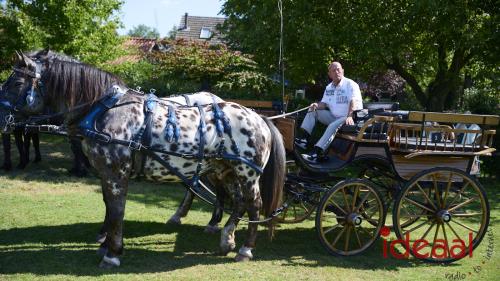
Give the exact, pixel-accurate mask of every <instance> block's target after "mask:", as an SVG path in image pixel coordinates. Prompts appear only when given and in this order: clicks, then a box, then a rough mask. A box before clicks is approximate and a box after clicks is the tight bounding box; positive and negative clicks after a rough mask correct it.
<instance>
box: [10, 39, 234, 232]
mask: <svg viewBox="0 0 500 281" xmlns="http://www.w3.org/2000/svg"><path fill="white" fill-rule="evenodd" d="M25 55H27V56H28V57H29V58H30V59H32V60H33V61H38V62H40V63H42V64H47V63H54V62H56V61H65V62H73V63H81V62H80V61H79V60H77V59H75V58H73V57H71V56H68V55H65V54H62V53H57V52H54V51H51V50H49V49H45V50H38V51H32V52H29V53H26V54H25ZM114 82H117V83H119V84H123V82H121V80H118V79H110V80H109V83H104V85H103V88H102V90H101V91H100V92H97V93H96V94H97V95H99V94H104V92H105V90H106V89H108V88H109V87H110V86H111V83H114ZM53 88H54V87H52V89H53ZM88 90H94V89H93V88H90V89H89V88H83V89H82V91H88ZM162 100H166V101H169V102H172V103H174V104H175V105H181V106H182V105H189V106H192V105H196V104H197V105H206V104H211V103H214V102H216V103H220V102H223V100H222V99H221V98H220V97H218V96H216V95H214V94H212V93H208V92H197V93H189V94H182V95H176V96H169V97H166V98H162ZM55 121H56V120H51V122H55ZM60 122H62V120H61V121H60ZM60 122H59V123H60ZM56 123H57V122H56ZM16 140H17V139H16ZM70 144H71V151H72V152H73V155H74V159H73V167H72V168H71V169H70V173H71V174H72V175H75V176H79V177H81V176H85V175H86V174H87V170H88V168H89V167H90V164H89V162H88V159H87V157H85V155H84V154H83V151H82V146H81V141H80V139H75V138H71V139H70ZM215 181H217V179H216V178H213V177H208V176H207V177H203V178H202V184H203V185H204V186H206V187H209V188H211V187H214V186H215V185H216V184H214V183H213V182H215ZM214 188H215V187H214ZM214 191H215V192H219V195H220V196H217V201H216V202H215V208H214V211H213V213H212V218H211V219H210V221H209V223H208V224H207V226H206V228H205V231H206V232H208V233H215V232H218V231H219V230H220V229H219V226H218V224H219V223H220V222H221V220H222V215H223V205H224V201H223V199H224V197H225V196H224V194H223V192H222V191H221V190H214ZM193 199H194V193H193V192H192V191H191V190H186V193H185V195H184V199H183V200H182V202H181V204H180V205H179V207H178V208H177V211H176V212H175V213H174V214H173V215H172V216H171V217H170V219H168V220H167V223H172V224H181V218H183V217H185V216H186V215H187V214H188V212H189V210H190V208H191V205H192V203H193ZM99 239H100V238H98V240H99Z"/></svg>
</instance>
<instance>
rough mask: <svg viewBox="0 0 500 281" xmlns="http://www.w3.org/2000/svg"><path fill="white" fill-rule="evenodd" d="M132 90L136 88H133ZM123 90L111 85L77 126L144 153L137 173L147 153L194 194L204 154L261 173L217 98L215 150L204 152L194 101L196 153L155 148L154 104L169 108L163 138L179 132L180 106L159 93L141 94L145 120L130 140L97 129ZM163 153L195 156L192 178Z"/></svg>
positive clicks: (91, 135)
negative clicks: (242, 150)
mask: <svg viewBox="0 0 500 281" xmlns="http://www.w3.org/2000/svg"><path fill="white" fill-rule="evenodd" d="M133 93H135V92H133ZM125 94H126V91H124V90H122V89H121V88H120V87H118V86H114V87H113V93H112V94H110V95H108V96H106V97H105V98H103V99H101V100H100V101H99V102H97V103H96V104H95V105H94V106H93V107H92V108H91V110H90V112H89V113H88V114H87V115H86V116H85V117H84V118H83V119H82V121H81V122H80V124H79V129H80V131H81V133H82V134H83V135H84V136H85V137H87V138H90V139H93V140H95V141H97V142H99V143H103V144H120V145H125V146H127V147H129V148H130V149H132V150H135V151H139V152H141V153H142V154H143V156H141V157H142V159H141V165H140V166H141V168H140V172H139V175H141V174H143V169H144V162H145V157H144V156H149V157H151V158H152V159H154V160H156V161H158V162H159V163H160V164H161V165H162V166H164V167H165V168H167V169H168V170H169V171H170V172H172V173H174V174H175V175H176V176H177V177H179V178H180V179H181V180H182V181H183V182H184V183H185V184H186V185H187V186H188V187H189V188H190V189H191V191H193V192H194V193H195V194H197V195H199V194H198V192H196V191H195V190H193V188H197V187H198V184H199V183H198V180H199V178H200V172H201V169H202V162H203V160H204V159H205V158H216V159H226V160H233V161H239V162H243V163H245V164H247V165H248V166H249V167H251V168H252V169H254V170H255V171H256V172H257V173H259V174H262V172H263V170H262V168H261V167H259V166H258V165H256V164H255V163H254V162H253V161H251V160H249V159H247V158H245V157H242V156H240V155H239V152H240V150H239V148H238V145H237V144H236V142H235V141H234V139H233V137H232V133H231V126H230V124H229V120H228V119H227V117H226V116H225V114H224V112H223V111H222V110H221V108H220V107H219V105H218V104H217V103H216V102H213V103H212V104H211V106H212V111H213V117H214V123H215V129H216V132H217V136H218V137H219V139H220V142H219V148H218V150H217V152H216V153H205V151H204V148H205V134H206V124H205V115H206V113H205V111H204V109H203V107H202V106H200V105H195V106H194V107H196V108H197V109H198V111H199V113H200V122H199V124H198V133H199V143H198V152H197V153H192V154H191V153H178V152H173V151H167V150H163V149H158V148H155V147H154V146H152V145H151V141H152V133H151V131H152V127H153V121H154V120H153V113H154V112H155V109H156V107H157V106H158V104H163V105H166V106H167V109H168V114H167V116H168V117H167V121H166V126H165V139H166V140H167V141H168V142H170V143H172V142H174V141H175V142H177V141H178V140H179V136H180V129H179V125H178V124H177V118H176V116H175V108H179V107H174V106H172V105H171V104H165V103H164V102H163V101H162V100H160V99H159V98H158V97H156V96H155V95H154V94H152V93H149V94H146V95H143V96H144V97H145V100H144V114H145V117H144V122H143V124H142V126H141V128H140V129H139V132H138V133H137V134H135V135H134V136H132V138H131V139H130V140H123V139H117V138H112V137H111V136H110V135H108V134H106V133H104V132H100V131H98V130H97V127H96V122H97V121H98V120H99V119H100V118H101V117H102V116H103V114H104V113H105V112H106V111H108V110H110V109H111V108H113V107H115V106H116V105H117V103H118V101H119V100H120V98H122V97H123V96H124V95H125ZM181 107H185V108H189V107H193V106H187V105H186V106H181ZM224 134H227V135H228V136H229V139H230V141H231V143H232V144H231V150H233V152H234V153H228V152H227V151H226V148H225V141H226V139H225V136H224ZM156 153H160V154H166V155H171V156H175V157H182V158H185V159H196V160H197V166H196V171H195V173H194V175H193V177H192V178H190V179H189V178H188V177H187V176H186V175H184V174H182V173H180V172H179V171H178V170H177V169H174V168H173V167H172V166H171V165H170V163H168V161H165V160H164V159H163V158H161V157H160V156H159V155H158V154H156Z"/></svg>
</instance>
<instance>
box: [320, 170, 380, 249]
mask: <svg viewBox="0 0 500 281" xmlns="http://www.w3.org/2000/svg"><path fill="white" fill-rule="evenodd" d="M384 221H385V208H384V204H383V202H382V199H381V196H380V193H379V191H378V190H377V187H375V186H374V185H373V183H371V182H369V181H367V180H362V179H356V180H345V181H341V182H339V183H338V184H336V185H335V186H334V187H333V188H331V189H330V190H329V191H328V192H327V193H326V194H325V195H324V196H323V198H322V200H321V203H320V205H319V206H318V210H317V213H316V231H317V233H318V236H319V240H320V241H321V244H322V245H323V246H324V247H325V248H326V250H327V251H328V252H329V253H331V254H333V255H338V256H351V255H356V254H359V253H361V252H363V251H364V250H366V249H368V248H369V247H370V246H371V245H373V243H374V242H375V241H376V240H377V238H378V237H379V232H380V229H381V228H382V226H383V225H384Z"/></svg>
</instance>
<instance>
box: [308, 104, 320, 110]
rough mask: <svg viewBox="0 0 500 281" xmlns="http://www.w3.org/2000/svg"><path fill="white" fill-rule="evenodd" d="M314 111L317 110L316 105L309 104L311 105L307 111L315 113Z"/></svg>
mask: <svg viewBox="0 0 500 281" xmlns="http://www.w3.org/2000/svg"><path fill="white" fill-rule="evenodd" d="M316 109H318V103H316V102H313V103H311V105H310V106H309V111H316Z"/></svg>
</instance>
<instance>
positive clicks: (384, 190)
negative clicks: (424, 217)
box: [358, 167, 411, 227]
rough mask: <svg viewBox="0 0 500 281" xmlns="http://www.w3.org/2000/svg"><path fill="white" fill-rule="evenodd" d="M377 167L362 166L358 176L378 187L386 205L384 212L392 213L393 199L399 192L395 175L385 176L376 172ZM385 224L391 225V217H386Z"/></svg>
mask: <svg viewBox="0 0 500 281" xmlns="http://www.w3.org/2000/svg"><path fill="white" fill-rule="evenodd" d="M378 169H380V168H378V167H374V168H364V169H362V170H361V172H359V174H358V178H360V179H366V180H369V181H370V182H372V183H374V184H375V185H376V186H377V187H379V189H378V190H379V192H380V195H381V198H382V201H383V202H384V206H385V207H386V212H385V213H386V214H392V208H393V206H394V200H395V197H396V196H397V194H398V192H399V187H398V182H397V181H396V180H395V176H394V177H391V176H386V175H384V174H383V173H381V172H377V170H378ZM409 223H411V222H409ZM385 225H386V226H387V227H392V218H386V222H385Z"/></svg>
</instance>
